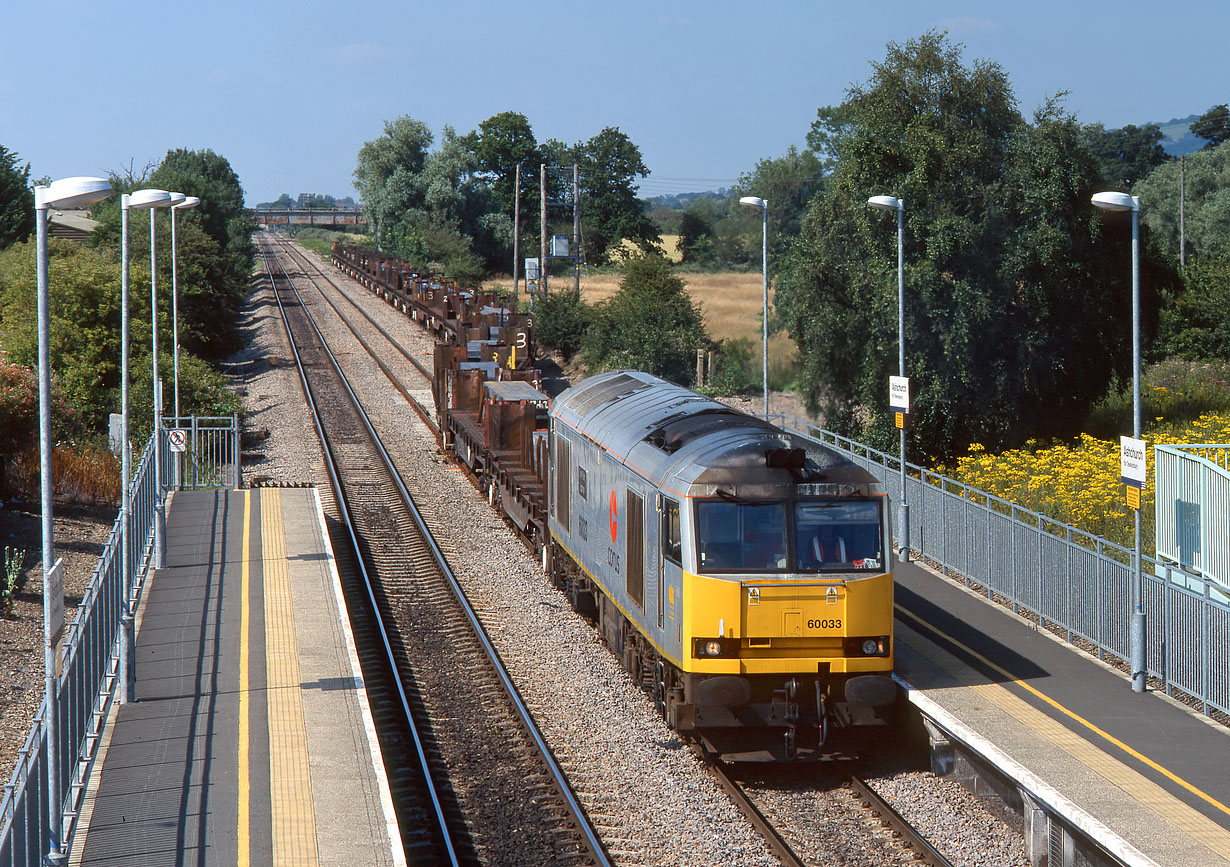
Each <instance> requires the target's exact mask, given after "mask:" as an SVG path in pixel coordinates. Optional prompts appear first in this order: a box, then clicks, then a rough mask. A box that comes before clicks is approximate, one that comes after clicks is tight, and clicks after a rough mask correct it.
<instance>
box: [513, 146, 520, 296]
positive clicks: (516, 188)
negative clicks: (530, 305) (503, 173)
mask: <svg viewBox="0 0 1230 867" xmlns="http://www.w3.org/2000/svg"><path fill="white" fill-rule="evenodd" d="M520 241H521V163H517V178H516V180H514V181H513V301H512V312H513V313H516V312H517V295H518V290H519V289H520V278H519V275H520V271H518V270H517V266H518V264H519V262H518V257H519V256H520V255H521V248H520Z"/></svg>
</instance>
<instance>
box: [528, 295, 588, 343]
mask: <svg viewBox="0 0 1230 867" xmlns="http://www.w3.org/2000/svg"><path fill="white" fill-rule="evenodd" d="M592 319H593V310H592V309H591V308H590V306H589V305H588V304H586V303H585V302H584V301H582V300H581V299H580V297H579V296H577V295H575V294H573V291H572V290H571V289H565V290H562V291H548V292H547V293H546V294H545V295H539V296H538V297H537V298H536V299H535V300H534V340H535V342H536V343H538V344H539V345H540V346H545V347H547V348H548V349H555V350H558V351H559V352H560V354H561V355H563V356H564V359H565V360H569V359H571V358H572V356H573V355H575V354H576V353H577V351H578V350H579V349H580V348H581V346H582V344H583V343H584V340H585V331H586V329H587V328H588V327H589V324H590V322H591V321H592Z"/></svg>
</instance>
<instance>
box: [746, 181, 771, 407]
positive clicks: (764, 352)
mask: <svg viewBox="0 0 1230 867" xmlns="http://www.w3.org/2000/svg"><path fill="white" fill-rule="evenodd" d="M739 204H740V205H747V206H749V207H752V208H760V210H761V230H760V268H761V272H762V277H763V282H764V322H763V328H764V339H763V342H762V344H761V350H760V363H761V368H762V372H763V376H764V417H765V418H766V419H767V418H768V417H769V200H768V199H762V198H760V197H759V196H744V197H743V198H741V199H739Z"/></svg>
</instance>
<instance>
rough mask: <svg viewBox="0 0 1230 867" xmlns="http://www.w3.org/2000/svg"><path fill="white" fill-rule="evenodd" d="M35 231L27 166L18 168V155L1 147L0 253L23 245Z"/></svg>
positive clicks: (32, 200)
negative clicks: (14, 246) (11, 247)
mask: <svg viewBox="0 0 1230 867" xmlns="http://www.w3.org/2000/svg"><path fill="white" fill-rule="evenodd" d="M33 231H34V193H33V191H32V190H31V189H30V164H29V163H26V165H25V167H24V168H18V166H17V154H16V153H14V152H13V151H10V150H9V149H8V148H6V147H5V146H4V145H0V250H3V249H4V248H5V247H7V246H9V245H10V244H13V243H14V242H16V241H24V240H26V239H27V238H29V237H30V234H31V233H32V232H33Z"/></svg>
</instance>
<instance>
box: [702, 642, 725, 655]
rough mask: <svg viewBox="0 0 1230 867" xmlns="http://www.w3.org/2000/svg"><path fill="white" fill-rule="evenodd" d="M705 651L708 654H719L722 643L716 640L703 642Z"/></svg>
mask: <svg viewBox="0 0 1230 867" xmlns="http://www.w3.org/2000/svg"><path fill="white" fill-rule="evenodd" d="M705 653H706V654H708V655H709V656H721V654H722V644H721V642H718V641H710V642H708V643H706V644H705Z"/></svg>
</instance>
